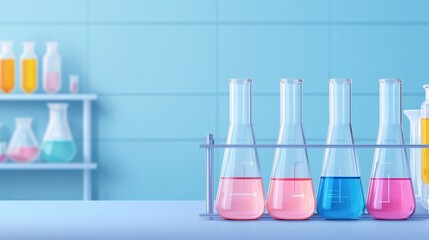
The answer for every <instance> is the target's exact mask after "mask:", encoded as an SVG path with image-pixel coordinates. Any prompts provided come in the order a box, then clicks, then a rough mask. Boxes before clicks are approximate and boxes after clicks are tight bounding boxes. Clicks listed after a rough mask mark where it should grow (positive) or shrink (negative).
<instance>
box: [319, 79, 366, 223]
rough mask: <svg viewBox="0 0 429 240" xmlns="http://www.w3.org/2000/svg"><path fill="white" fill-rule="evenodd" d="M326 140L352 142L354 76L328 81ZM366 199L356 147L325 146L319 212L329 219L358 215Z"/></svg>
mask: <svg viewBox="0 0 429 240" xmlns="http://www.w3.org/2000/svg"><path fill="white" fill-rule="evenodd" d="M326 144H345V145H353V144H354V138H353V131H352V125H351V80H350V79H331V80H330V81H329V128H328V136H327V140H326ZM364 209H365V200H364V195H363V190H362V183H361V178H360V173H359V164H358V160H357V155H356V152H355V149H354V148H326V149H325V156H324V159H323V168H322V174H321V179H320V184H319V191H318V196H317V212H318V213H319V214H320V215H321V216H322V217H324V218H326V219H357V218H359V217H360V216H362V214H363V212H364Z"/></svg>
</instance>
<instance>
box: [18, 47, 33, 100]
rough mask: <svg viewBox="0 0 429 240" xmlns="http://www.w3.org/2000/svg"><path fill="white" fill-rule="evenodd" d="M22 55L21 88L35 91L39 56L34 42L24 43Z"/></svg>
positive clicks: (27, 91) (26, 90) (29, 91)
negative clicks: (35, 51) (35, 50)
mask: <svg viewBox="0 0 429 240" xmlns="http://www.w3.org/2000/svg"><path fill="white" fill-rule="evenodd" d="M23 47H24V52H23V53H22V55H21V89H22V91H23V92H24V93H33V92H34V91H36V89H37V56H36V54H35V53H34V42H24V43H23Z"/></svg>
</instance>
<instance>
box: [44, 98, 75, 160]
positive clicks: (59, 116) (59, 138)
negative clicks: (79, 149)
mask: <svg viewBox="0 0 429 240" xmlns="http://www.w3.org/2000/svg"><path fill="white" fill-rule="evenodd" d="M48 107H49V123H48V127H47V129H46V132H45V136H44V137H43V143H42V158H43V159H44V160H45V161H47V162H69V161H71V160H73V158H74V157H75V156H76V145H75V143H74V140H73V136H72V134H71V131H70V127H69V123H68V119H67V108H68V104H65V103H48Z"/></svg>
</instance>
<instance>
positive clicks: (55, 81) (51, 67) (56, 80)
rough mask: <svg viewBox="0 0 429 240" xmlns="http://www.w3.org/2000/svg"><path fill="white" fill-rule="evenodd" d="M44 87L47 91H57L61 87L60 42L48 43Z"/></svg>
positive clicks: (44, 61)
mask: <svg viewBox="0 0 429 240" xmlns="http://www.w3.org/2000/svg"><path fill="white" fill-rule="evenodd" d="M43 89H44V90H45V91H46V92H47V93H57V92H58V91H60V89H61V56H60V54H59V53H58V42H47V43H46V54H45V56H44V57H43Z"/></svg>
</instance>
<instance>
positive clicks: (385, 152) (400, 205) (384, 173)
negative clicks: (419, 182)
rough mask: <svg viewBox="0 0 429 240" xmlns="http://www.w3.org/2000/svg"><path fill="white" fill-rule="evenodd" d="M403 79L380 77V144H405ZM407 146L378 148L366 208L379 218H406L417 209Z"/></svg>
mask: <svg viewBox="0 0 429 240" xmlns="http://www.w3.org/2000/svg"><path fill="white" fill-rule="evenodd" d="M401 113H402V80H401V79H381V80H380V125H379V129H378V136H377V145H383V144H388V145H403V144H404V134H403V130H402V114H401ZM415 207H416V202H415V199H414V191H413V185H412V183H411V178H410V167H409V164H408V158H407V153H406V150H405V148H400V147H398V148H376V149H375V153H374V161H373V165H372V173H371V180H370V185H369V192H368V200H367V204H366V208H367V210H368V213H369V214H370V215H371V216H372V217H373V218H375V219H406V218H408V217H410V216H411V215H412V214H413V213H414V210H415Z"/></svg>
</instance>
